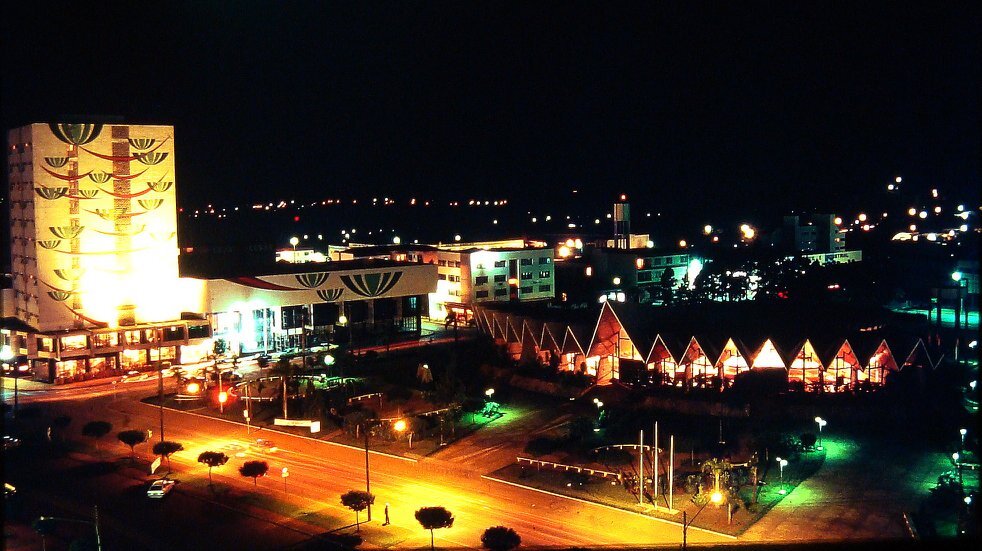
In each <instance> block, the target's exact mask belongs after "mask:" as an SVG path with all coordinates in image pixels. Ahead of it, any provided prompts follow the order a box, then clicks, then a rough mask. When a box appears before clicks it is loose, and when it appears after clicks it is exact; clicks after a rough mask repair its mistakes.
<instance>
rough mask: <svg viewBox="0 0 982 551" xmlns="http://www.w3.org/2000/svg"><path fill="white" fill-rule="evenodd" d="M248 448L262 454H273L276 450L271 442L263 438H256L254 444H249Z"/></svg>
mask: <svg viewBox="0 0 982 551" xmlns="http://www.w3.org/2000/svg"><path fill="white" fill-rule="evenodd" d="M249 448H250V449H252V450H253V451H259V452H263V453H273V452H275V451H276V450H277V449H278V448H277V447H276V444H274V443H273V441H272V440H267V439H265V438H257V439H256V441H255V442H253V443H252V444H249Z"/></svg>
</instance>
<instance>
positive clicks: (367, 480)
mask: <svg viewBox="0 0 982 551" xmlns="http://www.w3.org/2000/svg"><path fill="white" fill-rule="evenodd" d="M361 428H362V432H364V433H365V493H366V494H370V493H372V484H371V480H370V478H369V476H368V419H365V420H364V421H362V422H361ZM371 521H372V504H371V502H369V504H368V522H371Z"/></svg>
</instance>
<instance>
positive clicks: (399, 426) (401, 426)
mask: <svg viewBox="0 0 982 551" xmlns="http://www.w3.org/2000/svg"><path fill="white" fill-rule="evenodd" d="M392 428H394V429H395V430H396V432H406V429H407V428H409V425H408V424H407V423H406V420H405V419H399V420H398V421H396V422H395V423H393V425H392ZM409 449H413V433H412V431H410V433H409Z"/></svg>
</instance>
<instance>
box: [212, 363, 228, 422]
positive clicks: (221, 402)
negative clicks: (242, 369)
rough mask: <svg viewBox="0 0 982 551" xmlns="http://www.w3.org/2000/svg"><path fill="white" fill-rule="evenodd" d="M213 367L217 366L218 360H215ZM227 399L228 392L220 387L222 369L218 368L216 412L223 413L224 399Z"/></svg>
mask: <svg viewBox="0 0 982 551" xmlns="http://www.w3.org/2000/svg"><path fill="white" fill-rule="evenodd" d="M215 367H218V360H215ZM226 400H228V393H226V392H225V389H223V388H222V370H221V368H219V369H218V412H219V413H225V401H226Z"/></svg>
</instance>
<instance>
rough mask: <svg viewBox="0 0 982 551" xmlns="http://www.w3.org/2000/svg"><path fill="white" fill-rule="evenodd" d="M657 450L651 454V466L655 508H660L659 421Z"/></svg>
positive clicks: (656, 432)
mask: <svg viewBox="0 0 982 551" xmlns="http://www.w3.org/2000/svg"><path fill="white" fill-rule="evenodd" d="M654 444H655V449H654V450H653V451H652V454H651V464H652V470H653V471H654V474H653V475H652V480H653V481H654V488H653V489H652V492H653V493H654V502H655V506H656V507H657V506H658V421H655V442H654Z"/></svg>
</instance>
